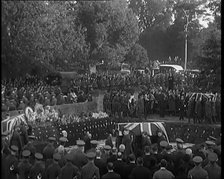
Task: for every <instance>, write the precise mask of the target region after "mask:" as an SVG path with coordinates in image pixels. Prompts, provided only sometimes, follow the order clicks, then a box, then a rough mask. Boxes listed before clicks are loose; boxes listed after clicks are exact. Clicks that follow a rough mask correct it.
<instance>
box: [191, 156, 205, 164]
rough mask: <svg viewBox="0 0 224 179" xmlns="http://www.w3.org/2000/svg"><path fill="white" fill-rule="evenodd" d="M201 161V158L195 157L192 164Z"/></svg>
mask: <svg viewBox="0 0 224 179" xmlns="http://www.w3.org/2000/svg"><path fill="white" fill-rule="evenodd" d="M202 161H203V159H202V157H200V156H195V157H194V158H193V162H195V163H201V162H202Z"/></svg>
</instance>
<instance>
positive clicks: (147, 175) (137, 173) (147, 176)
mask: <svg viewBox="0 0 224 179" xmlns="http://www.w3.org/2000/svg"><path fill="white" fill-rule="evenodd" d="M138 178H142V179H151V178H152V173H151V171H150V170H149V169H148V168H146V167H144V166H143V158H142V157H138V158H137V167H135V168H134V169H133V170H132V172H131V175H130V179H138Z"/></svg>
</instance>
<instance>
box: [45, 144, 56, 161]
mask: <svg viewBox="0 0 224 179" xmlns="http://www.w3.org/2000/svg"><path fill="white" fill-rule="evenodd" d="M54 151H55V148H54V146H53V145H52V144H51V143H48V144H47V146H46V147H44V149H43V156H44V159H45V160H46V159H52V158H53V155H54Z"/></svg>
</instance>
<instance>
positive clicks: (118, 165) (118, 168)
mask: <svg viewBox="0 0 224 179" xmlns="http://www.w3.org/2000/svg"><path fill="white" fill-rule="evenodd" d="M125 165H126V164H125V162H124V161H123V160H122V153H121V152H118V153H117V160H116V161H115V162H114V171H115V172H116V173H118V174H119V175H120V176H121V177H122V178H123V169H124V166H125Z"/></svg>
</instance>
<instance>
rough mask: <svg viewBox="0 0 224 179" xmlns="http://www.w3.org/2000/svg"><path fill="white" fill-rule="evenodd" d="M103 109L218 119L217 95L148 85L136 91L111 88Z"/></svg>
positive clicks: (206, 120)
mask: <svg viewBox="0 0 224 179" xmlns="http://www.w3.org/2000/svg"><path fill="white" fill-rule="evenodd" d="M103 103H104V111H106V112H107V113H108V114H111V115H112V116H119V117H127V116H129V117H140V118H145V119H146V118H147V117H149V116H150V115H152V114H159V115H160V117H164V116H165V115H168V116H179V120H184V118H187V119H188V122H190V121H191V119H193V122H194V123H217V122H220V121H221V97H220V94H218V93H216V94H203V93H195V94H193V93H186V92H185V91H184V90H171V89H170V90H169V89H168V88H165V89H163V88H161V87H160V88H156V87H149V88H147V89H144V90H142V91H141V92H140V93H138V97H137V98H136V97H135V96H134V93H133V92H129V91H125V90H111V91H108V92H107V93H106V94H105V96H104V100H103Z"/></svg>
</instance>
